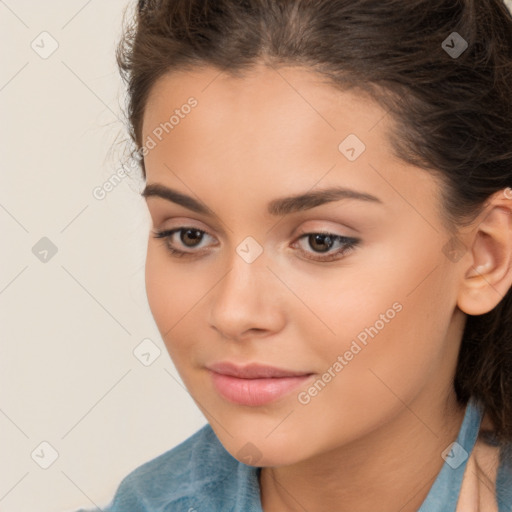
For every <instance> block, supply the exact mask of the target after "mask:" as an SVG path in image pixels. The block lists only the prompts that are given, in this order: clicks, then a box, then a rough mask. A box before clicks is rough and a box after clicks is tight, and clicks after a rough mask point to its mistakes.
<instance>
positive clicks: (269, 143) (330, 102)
mask: <svg viewBox="0 0 512 512" xmlns="http://www.w3.org/2000/svg"><path fill="white" fill-rule="evenodd" d="M190 98H193V100H194V101H195V106H194V107H192V108H189V107H188V106H187V105H188V104H189V103H188V102H189V100H190ZM184 106H187V108H185V107H184ZM173 115H174V120H173V123H172V126H170V124H169V119H170V117H171V116H173ZM165 126H167V130H166V129H162V127H165ZM159 127H160V130H159V132H157V133H159V134H160V135H159V137H156V136H155V129H156V130H158V128H159ZM393 127H394V125H393V119H392V118H391V116H390V115H388V114H387V112H386V111H385V110H384V109H383V108H382V107H381V106H380V105H379V104H378V103H377V102H375V101H373V100H372V99H371V98H370V97H369V95H367V94H365V93H363V92H361V91H360V90H344V91H341V90H337V89H335V88H334V87H333V86H332V85H330V84H328V83H326V79H325V78H323V77H321V76H319V75H318V74H316V73H314V72H312V71H310V70H306V69H303V68H299V67H287V68H275V69H274V68H271V67H267V66H259V67H255V68H252V69H251V70H250V71H248V72H245V73H244V75H242V76H231V75H229V74H226V73H223V72H221V71H220V70H218V69H215V68H212V67H204V68H198V69H194V70H190V71H179V72H173V73H169V74H167V75H164V76H163V77H161V78H160V79H159V80H158V81H157V82H156V84H155V85H154V87H153V88H152V90H151V92H150V95H149V97H148V101H147V103H146V110H145V113H144V118H143V130H142V135H143V138H142V140H143V143H144V142H145V141H146V140H147V139H148V137H149V138H152V139H154V141H155V145H154V147H153V149H151V151H150V152H149V154H148V155H147V156H146V157H145V164H146V170H147V177H148V182H163V183H167V184H169V185H172V184H177V185H183V183H185V185H186V186H187V187H188V186H189V185H190V186H194V187H196V188H197V187H199V188H200V190H201V191H203V189H204V191H205V192H206V191H207V190H209V189H210V188H211V186H213V185H215V186H218V185H219V183H222V187H221V188H222V190H221V192H220V193H222V194H223V195H224V194H229V195H232V194H233V193H236V194H237V196H239V199H232V201H233V202H235V201H237V200H238V201H239V203H240V205H243V204H245V203H244V201H245V199H247V197H245V196H244V197H243V198H242V196H243V195H244V194H246V195H247V196H248V195H249V192H251V193H252V194H253V195H257V196H261V197H266V196H269V194H271V195H276V196H277V195H283V194H284V193H285V192H287V193H293V192H302V191H304V190H308V189H311V188H312V187H314V186H315V184H317V186H318V187H322V186H326V187H327V186H332V185H344V186H347V187H351V188H353V189H356V190H364V191H365V192H368V193H370V194H373V195H376V196H378V197H380V198H381V199H382V201H383V202H386V203H387V202H390V201H391V202H394V203H396V204H397V205H398V203H401V206H400V207H403V206H404V204H405V205H406V208H410V205H408V204H407V203H412V204H416V205H419V207H420V208H421V207H422V203H425V202H426V203H428V202H432V199H433V198H435V197H436V195H437V189H436V186H437V184H436V183H435V182H434V180H433V177H432V176H431V175H430V174H428V173H427V172H426V171H423V170H421V169H418V168H414V167H411V166H410V165H408V164H406V163H404V162H403V161H401V160H399V159H398V158H396V157H395V156H394V154H393V151H392V148H391V145H390V143H389V140H388V136H389V134H390V132H391V130H392V129H393ZM346 140H348V141H349V143H350V144H348V143H347V144H348V146H354V145H355V150H356V151H359V152H360V156H358V157H357V159H356V160H350V159H349V158H347V154H346V153H344V151H345V150H346V149H347V144H344V141H346ZM349 149H350V148H349ZM171 170H172V172H171ZM177 178H179V179H177ZM271 189H272V192H271V193H270V192H269V190H271ZM244 190H245V192H243V193H242V191H244ZM247 190H249V192H248V191H247ZM224 196H225V195H224ZM225 197H227V196H225ZM404 198H406V201H404ZM240 205H239V206H240ZM424 208H425V209H427V210H428V209H431V208H432V205H431V204H430V205H427V204H426V205H425V206H424ZM398 209H399V207H398V206H397V211H398ZM401 213H404V212H403V211H402V212H401Z"/></svg>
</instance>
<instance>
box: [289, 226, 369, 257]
mask: <svg viewBox="0 0 512 512" xmlns="http://www.w3.org/2000/svg"><path fill="white" fill-rule="evenodd" d="M302 240H305V241H306V242H307V244H308V245H309V247H311V248H312V249H313V252H310V251H307V250H304V249H300V251H301V252H302V253H303V254H304V256H305V257H306V258H307V259H311V260H315V261H334V260H338V259H341V258H342V257H344V256H346V255H347V254H348V253H350V252H351V251H352V250H353V249H354V248H355V247H356V246H357V245H358V244H359V243H360V241H361V240H360V239H358V238H353V237H347V236H342V235H336V234H335V233H327V232H318V233H303V234H302V235H301V236H300V237H299V238H298V240H297V241H296V242H294V244H297V243H299V242H300V241H302ZM336 243H338V244H340V245H339V248H338V249H337V250H335V251H334V252H330V251H331V249H332V248H333V246H334V245H335V244H336ZM317 251H318V252H317ZM311 254H326V256H320V257H315V256H311Z"/></svg>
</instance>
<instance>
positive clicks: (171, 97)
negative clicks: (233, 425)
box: [143, 64, 386, 134]
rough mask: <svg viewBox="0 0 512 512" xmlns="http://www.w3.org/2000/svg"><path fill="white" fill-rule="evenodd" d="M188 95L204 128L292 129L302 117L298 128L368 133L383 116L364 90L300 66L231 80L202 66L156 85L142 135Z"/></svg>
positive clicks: (262, 69) (258, 68)
mask: <svg viewBox="0 0 512 512" xmlns="http://www.w3.org/2000/svg"><path fill="white" fill-rule="evenodd" d="M190 97H194V98H196V99H197V101H198V103H199V106H200V108H198V109H195V111H198V112H200V113H201V115H200V116H195V117H201V122H202V123H203V124H204V123H208V122H217V123H218V122H219V121H221V120H223V119H224V120H228V121H230V122H231V123H235V122H237V121H241V122H244V124H251V125H256V123H257V124H258V126H262V125H265V124H270V123H269V122H271V124H272V126H275V127H276V128H277V127H279V126H284V125H287V128H288V129H290V128H291V127H292V126H294V125H296V124H297V123H296V122H297V120H299V119H300V120H301V123H300V125H301V126H304V125H306V124H307V125H309V127H310V128H311V129H315V128H317V129H322V128H324V129H330V130H331V131H336V130H338V129H345V128H346V127H347V124H349V125H350V124H352V125H353V127H354V128H356V127H360V128H362V129H366V130H368V129H370V128H371V127H374V126H375V125H376V123H378V122H379V120H382V118H383V117H384V116H385V114H386V112H385V111H384V110H383V108H382V107H381V106H380V105H379V104H378V103H376V102H375V101H373V100H372V99H371V98H370V97H369V95H367V94H365V93H364V92H363V91H362V90H357V91H356V90H353V91H343V92H341V91H340V90H337V89H335V88H334V87H333V86H332V85H331V84H328V83H327V82H326V79H325V77H323V76H321V75H319V74H317V73H314V72H313V71H311V70H309V69H305V68H302V67H289V66H288V67H280V68H276V67H270V66H265V65H263V64H259V65H255V66H253V67H252V68H250V69H248V70H244V71H243V72H241V74H240V75H236V76H233V75H231V74H227V73H224V72H222V71H220V70H218V69H216V68H213V67H211V66H205V67H202V68H195V69H193V70H187V71H176V72H172V73H168V74H166V75H164V76H162V77H161V78H160V79H159V80H157V81H156V83H155V84H154V85H153V87H152V89H151V91H150V94H149V96H148V100H147V102H146V108H145V112H144V124H143V133H144V134H148V133H150V131H151V130H152V127H153V126H156V125H158V123H159V122H161V120H162V118H165V117H166V114H167V117H168V114H169V113H171V112H172V111H173V110H174V109H179V107H180V105H182V104H184V103H185V102H186V101H187V99H188V98H190ZM340 109H341V111H342V113H343V116H340V115H339V114H340ZM237 114H238V115H237ZM284 114H286V115H284ZM249 116H250V117H249Z"/></svg>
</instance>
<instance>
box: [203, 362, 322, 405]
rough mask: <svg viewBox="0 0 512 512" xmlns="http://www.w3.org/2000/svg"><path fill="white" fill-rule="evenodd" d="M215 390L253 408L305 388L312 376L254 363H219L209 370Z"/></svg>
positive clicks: (211, 366)
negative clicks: (244, 364)
mask: <svg viewBox="0 0 512 512" xmlns="http://www.w3.org/2000/svg"><path fill="white" fill-rule="evenodd" d="M207 368H208V371H209V373H210V376H211V379H212V382H213V385H214V387H215V389H216V391H217V392H218V393H219V394H220V395H221V396H222V397H223V398H225V399H226V400H228V401H229V402H231V403H235V404H239V405H248V406H252V407H256V406H260V405H264V404H268V403H271V402H274V401H276V400H278V399H279V398H282V397H283V396H285V395H287V394H288V393H290V392H291V391H292V390H293V389H295V388H297V387H299V386H301V385H303V384H304V383H305V382H306V381H307V380H308V379H310V378H311V376H312V375H313V373H311V372H304V371H292V370H286V369H282V368H276V367H273V366H266V365H260V364H257V363H252V364H250V365H246V366H237V365H235V364H233V363H227V362H224V363H216V364H212V365H210V366H208V367H207Z"/></svg>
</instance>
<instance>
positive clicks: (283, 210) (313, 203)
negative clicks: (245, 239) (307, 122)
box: [141, 183, 382, 217]
mask: <svg viewBox="0 0 512 512" xmlns="http://www.w3.org/2000/svg"><path fill="white" fill-rule="evenodd" d="M141 195H142V196H143V197H144V198H146V199H147V198H148V197H160V198H162V199H166V200H167V201H171V202H173V203H176V204H179V205H181V206H183V207H185V208H187V209H189V210H192V211H193V212H196V213H201V214H204V215H209V216H213V217H216V215H215V213H214V212H213V211H212V210H211V209H210V208H208V207H207V206H205V205H204V204H203V203H201V202H200V201H198V200H196V199H194V198H193V197H191V196H187V195H186V194H182V193H181V192H178V191H177V190H174V189H172V188H169V187H167V186H165V185H162V184H160V183H150V184H147V185H146V187H145V188H144V190H143V191H142V193H141ZM343 199H357V200H360V201H368V202H374V203H380V204H382V201H381V200H380V199H379V198H378V197H375V196H373V195H371V194H367V193H365V192H358V191H356V190H352V189H349V188H345V187H330V188H326V189H321V190H314V191H310V192H304V193H302V194H296V195H293V196H289V197H280V198H277V199H274V200H272V201H270V202H269V203H268V206H267V211H268V213H269V214H270V215H276V216H278V215H289V214H291V213H295V212H300V211H304V210H309V209H311V208H315V207H317V206H320V205H323V204H326V203H332V202H334V201H340V200H343Z"/></svg>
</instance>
